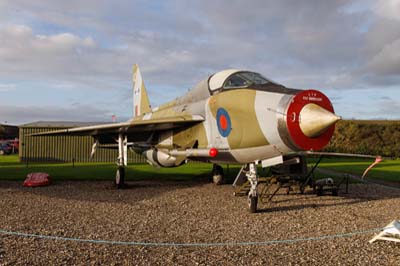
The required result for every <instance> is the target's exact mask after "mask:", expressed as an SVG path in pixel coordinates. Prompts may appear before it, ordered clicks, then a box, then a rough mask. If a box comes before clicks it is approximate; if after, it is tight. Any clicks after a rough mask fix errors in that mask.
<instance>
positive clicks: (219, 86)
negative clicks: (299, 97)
mask: <svg viewBox="0 0 400 266" xmlns="http://www.w3.org/2000/svg"><path fill="white" fill-rule="evenodd" d="M268 83H271V84H275V83H274V82H272V81H271V80H269V79H267V78H265V77H263V76H262V75H261V74H259V73H256V72H251V71H242V70H237V69H228V70H224V71H221V72H217V73H215V74H214V75H212V76H211V77H210V79H209V81H208V85H209V88H210V91H211V92H214V91H220V90H230V89H236V88H246V87H249V86H252V85H265V84H268Z"/></svg>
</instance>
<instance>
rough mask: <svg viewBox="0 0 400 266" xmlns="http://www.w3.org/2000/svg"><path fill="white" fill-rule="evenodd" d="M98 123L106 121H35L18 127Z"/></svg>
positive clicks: (66, 126) (61, 126)
mask: <svg viewBox="0 0 400 266" xmlns="http://www.w3.org/2000/svg"><path fill="white" fill-rule="evenodd" d="M100 124H108V123H107V122H76V121H75V122H74V121H37V122H32V123H28V124H23V125H20V126H19V127H20V128H28V127H52V128H70V127H84V126H93V125H100Z"/></svg>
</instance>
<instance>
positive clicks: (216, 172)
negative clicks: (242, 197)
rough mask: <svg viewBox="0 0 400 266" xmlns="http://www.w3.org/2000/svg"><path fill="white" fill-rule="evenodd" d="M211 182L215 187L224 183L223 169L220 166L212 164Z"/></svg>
mask: <svg viewBox="0 0 400 266" xmlns="http://www.w3.org/2000/svg"><path fill="white" fill-rule="evenodd" d="M212 181H213V183H214V184H216V185H221V184H223V183H224V181H225V179H224V169H223V168H222V166H221V165H218V164H214V165H213V169H212Z"/></svg>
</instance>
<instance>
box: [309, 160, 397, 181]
mask: <svg viewBox="0 0 400 266" xmlns="http://www.w3.org/2000/svg"><path fill="white" fill-rule="evenodd" d="M316 161H317V160H316V159H310V160H309V162H310V163H311V164H312V163H313V162H316ZM373 161H374V160H373V159H371V160H361V159H352V158H324V159H322V161H321V163H320V164H319V168H326V169H332V170H335V171H338V172H342V173H349V174H354V175H358V176H361V175H362V174H363V172H364V171H365V169H367V167H368V166H369V165H371V163H373ZM311 164H310V165H311ZM367 178H370V179H377V180H383V181H391V182H400V159H397V160H384V161H383V162H381V163H379V164H378V165H376V166H375V167H374V168H372V169H371V170H370V171H369V173H368V174H367Z"/></svg>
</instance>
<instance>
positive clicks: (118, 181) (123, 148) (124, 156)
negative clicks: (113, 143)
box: [115, 133, 128, 189]
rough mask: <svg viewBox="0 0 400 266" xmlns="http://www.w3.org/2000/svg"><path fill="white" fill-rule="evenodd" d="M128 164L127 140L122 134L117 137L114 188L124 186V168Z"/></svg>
mask: <svg viewBox="0 0 400 266" xmlns="http://www.w3.org/2000/svg"><path fill="white" fill-rule="evenodd" d="M127 164H128V139H127V136H124V135H123V134H121V133H120V134H119V135H118V159H117V165H118V169H117V173H116V175H115V186H116V187H117V189H120V188H123V187H124V186H125V166H127Z"/></svg>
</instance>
